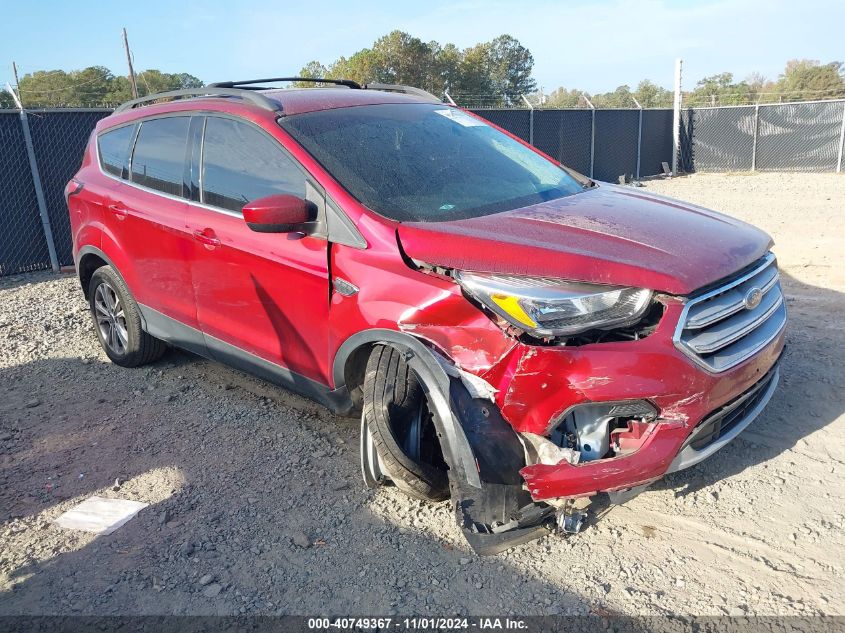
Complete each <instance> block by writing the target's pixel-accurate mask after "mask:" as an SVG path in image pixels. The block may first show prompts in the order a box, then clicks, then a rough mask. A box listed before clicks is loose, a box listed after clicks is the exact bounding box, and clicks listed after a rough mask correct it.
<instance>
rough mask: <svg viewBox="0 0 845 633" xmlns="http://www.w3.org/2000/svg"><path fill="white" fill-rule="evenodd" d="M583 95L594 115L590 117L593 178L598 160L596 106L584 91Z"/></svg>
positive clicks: (591, 174)
mask: <svg viewBox="0 0 845 633" xmlns="http://www.w3.org/2000/svg"><path fill="white" fill-rule="evenodd" d="M581 96H582V97H584V101H586V102H587V105H588V106H590V111H591V112H592V117H591V118H590V178H592V177H593V167H594V166H595V162H596V161H595V159H596V106H594V105H593V102H592V101H590V99H589V98H588V97H587V95H586V94H584V93H583V92H582V93H581Z"/></svg>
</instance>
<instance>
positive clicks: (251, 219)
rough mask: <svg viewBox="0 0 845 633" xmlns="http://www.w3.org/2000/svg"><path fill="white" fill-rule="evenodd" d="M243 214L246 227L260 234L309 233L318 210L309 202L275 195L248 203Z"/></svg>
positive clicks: (283, 195) (289, 196)
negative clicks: (310, 223)
mask: <svg viewBox="0 0 845 633" xmlns="http://www.w3.org/2000/svg"><path fill="white" fill-rule="evenodd" d="M243 214H244V221H245V222H246V225H247V226H248V227H249V228H250V229H252V230H253V231H256V232H258V233H294V232H299V231H302V232H307V230H308V229H309V228H310V227H308V226H307V225H308V223H309V222H310V221H311V220H312V219H313V216H314V215H315V214H316V208H315V205H314V204H313V203H311V202H308V200H303V199H302V198H297V197H296V196H291V195H289V194H275V195H272V196H266V197H264V198H258V199H257V200H253V201H252V202H249V203H247V204H246V206H244V208H243Z"/></svg>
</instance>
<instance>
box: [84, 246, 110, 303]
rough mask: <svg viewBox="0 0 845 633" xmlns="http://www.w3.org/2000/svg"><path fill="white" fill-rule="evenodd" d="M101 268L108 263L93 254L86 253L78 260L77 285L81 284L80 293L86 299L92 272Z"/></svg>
mask: <svg viewBox="0 0 845 633" xmlns="http://www.w3.org/2000/svg"><path fill="white" fill-rule="evenodd" d="M103 266H108V262H107V261H106V260H104V259H103V258H102V257H100V256H99V255H95V254H94V253H87V254H85V255H83V256H82V259H81V260H79V283H80V284H82V292H83V294H84V295H85V298H86V299H87V298H88V285H89V283H90V282H91V277H92V275H93V274H94V271H95V270H97V269H98V268H101V267H103Z"/></svg>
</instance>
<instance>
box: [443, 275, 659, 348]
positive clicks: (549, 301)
mask: <svg viewBox="0 0 845 633" xmlns="http://www.w3.org/2000/svg"><path fill="white" fill-rule="evenodd" d="M455 279H456V280H457V282H458V283H459V284H461V287H462V288H463V289H464V290H465V291H466V292H467V293H469V294H470V295H472V296H473V297H475V298H476V299H478V300H479V301H480V302H481V303H483V304H484V305H485V306H487V307H488V308H490V309H491V310H492V311H493V312H495V313H496V314H498V315H499V316H501V317H502V318H504V319H506V320H507V321H509V322H510V323H512V324H513V325H515V326H517V327H518V328H521V329H523V330H525V331H527V332H530V333H531V334H534V335H535V336H539V337H552V336H571V335H573V334H578V333H580V332H586V331H587V330H593V329H599V330H607V329H611V328H618V327H624V326H626V325H632V324H634V323H636V322H637V321H638V320H639V319H640V318H641V317H642V316H643V314H645V312H646V310H647V309H648V307H649V304H650V302H651V290H646V289H644V288H624V287H619V286H601V285H594V284H584V283H578V282H570V281H562V280H560V279H548V278H543V277H515V276H511V275H495V274H483V273H469V272H460V271H459V272H456V273H455Z"/></svg>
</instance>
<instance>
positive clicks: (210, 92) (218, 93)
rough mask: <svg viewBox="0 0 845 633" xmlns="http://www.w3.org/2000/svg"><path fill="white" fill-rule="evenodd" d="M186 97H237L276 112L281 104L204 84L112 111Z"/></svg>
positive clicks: (230, 89)
mask: <svg viewBox="0 0 845 633" xmlns="http://www.w3.org/2000/svg"><path fill="white" fill-rule="evenodd" d="M186 97H238V98H239V99H243V100H244V101H249V102H250V103H252V104H253V105H256V106H258V107H259V108H262V109H264V110H270V111H271V112H278V111H279V110H281V109H282V106H281V105H280V104H279V103H278V102H277V101H273V100H272V99H268V98H267V97H265V96H263V95H261V94H259V93H257V92H251V91H249V90H237V89H233V88H226V87H217V86H215V85H214V84H212V85H210V86H206V87H205V88H185V89H182V90H170V91H168V92H157V93H155V94H151V95H147V96H146V97H141V98H139V99H133V100H132V101H127V102H126V103H123V104H121V105H120V106H118V107H117V108H116V109H115V111H114V113H115V114H119V113H121V112H126V111H127V110H131V109H132V108H134V107H136V106H142V105H146V104H150V103H152V102H154V101H161V100H162V99H181V98H186Z"/></svg>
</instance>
